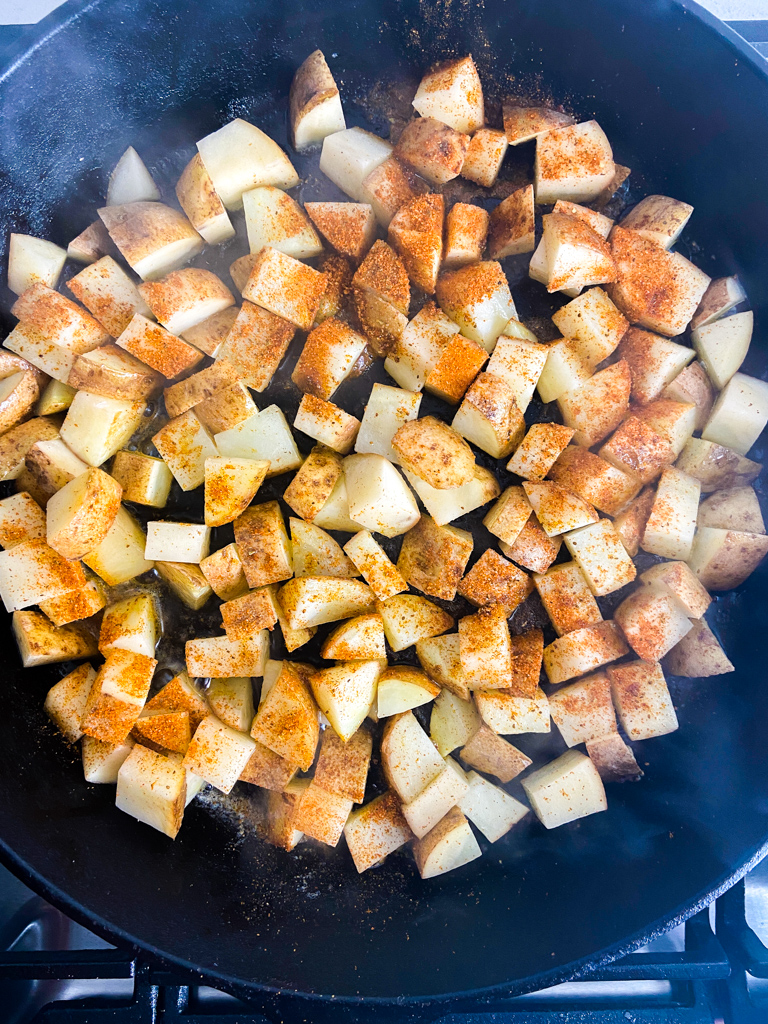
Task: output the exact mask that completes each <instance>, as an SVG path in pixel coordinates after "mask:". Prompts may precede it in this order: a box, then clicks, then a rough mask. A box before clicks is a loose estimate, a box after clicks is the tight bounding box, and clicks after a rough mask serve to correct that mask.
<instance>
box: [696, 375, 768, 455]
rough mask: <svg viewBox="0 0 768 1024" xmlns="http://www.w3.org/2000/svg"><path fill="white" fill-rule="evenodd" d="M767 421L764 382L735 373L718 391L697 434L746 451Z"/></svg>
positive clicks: (767, 391) (767, 390) (767, 395)
mask: <svg viewBox="0 0 768 1024" xmlns="http://www.w3.org/2000/svg"><path fill="white" fill-rule="evenodd" d="M767 422H768V384H766V383H765V382H764V381H761V380H758V379H757V378H756V377H748V376H747V375H746V374H744V373H735V374H734V375H733V377H731V379H730V380H729V381H728V383H727V384H726V386H725V388H724V389H723V390H722V391H721V392H720V395H719V397H718V399H717V401H716V402H715V405H714V408H713V409H712V413H711V414H710V417H709V420H708V421H707V424H706V426H705V428H704V431H703V433H702V435H701V436H702V439H703V440H705V441H714V442H715V444H719V445H723V446H725V447H728V448H731V449H733V451H735V452H737V453H738V454H739V455H746V454H747V452H748V451H749V449H750V448H751V447H752V445H753V444H754V443H755V441H757V439H758V437H759V436H760V434H761V433H762V432H763V430H764V428H765V425H766V423H767Z"/></svg>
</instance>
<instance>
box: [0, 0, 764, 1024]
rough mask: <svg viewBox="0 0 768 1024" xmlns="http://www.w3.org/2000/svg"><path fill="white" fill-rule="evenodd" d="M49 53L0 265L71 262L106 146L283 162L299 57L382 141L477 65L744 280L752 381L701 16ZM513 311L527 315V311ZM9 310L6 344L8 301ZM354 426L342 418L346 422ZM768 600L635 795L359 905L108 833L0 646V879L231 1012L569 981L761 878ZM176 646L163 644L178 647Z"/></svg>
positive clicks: (725, 59) (743, 245) (90, 10)
mask: <svg viewBox="0 0 768 1024" xmlns="http://www.w3.org/2000/svg"><path fill="white" fill-rule="evenodd" d="M48 25H49V26H50V29H51V31H50V33H49V34H48V35H47V36H45V37H43V38H42V39H41V41H40V42H39V43H38V44H37V45H36V46H34V47H33V48H32V49H31V50H29V51H28V52H26V53H21V54H19V57H18V60H17V61H16V63H14V64H13V65H12V66H11V68H10V69H9V70H8V71H7V72H6V73H5V75H4V76H3V77H2V78H0V104H2V118H1V119H0V175H2V180H1V183H0V208H1V209H2V225H3V232H2V241H0V245H3V246H5V245H6V237H7V231H8V229H16V230H21V231H31V232H32V233H35V234H41V235H43V236H45V237H50V238H53V239H54V240H56V241H59V242H64V243H65V244H66V241H67V240H69V239H70V238H71V237H73V236H74V234H76V233H77V232H78V231H79V230H81V229H82V228H83V227H84V226H85V224H86V223H87V222H88V221H89V220H90V219H91V217H92V212H91V211H92V210H93V209H95V208H96V207H97V206H98V205H100V202H101V197H102V195H103V190H104V182H105V177H106V169H109V167H110V166H111V165H112V164H114V162H115V160H116V158H117V157H118V156H119V154H120V153H121V152H122V150H123V149H124V148H125V146H126V145H127V144H130V143H133V144H135V145H137V147H138V148H139V149H140V151H141V152H142V153H143V154H144V155H145V156H146V157H147V159H148V162H149V164H150V166H151V167H152V168H153V169H154V170H155V171H157V172H158V175H159V176H160V177H161V178H163V179H164V180H167V181H168V182H173V181H175V179H176V176H177V173H178V170H179V169H180V167H181V165H182V164H183V163H184V162H185V161H186V160H187V159H188V158H189V156H190V155H191V154H192V152H193V143H194V140H196V139H197V138H200V137H201V136H202V135H204V134H205V133H207V132H208V131H210V130H212V129H213V128H215V127H217V126H219V125H220V124H222V123H223V122H225V121H226V120H228V119H230V118H231V117H233V116H237V115H243V116H246V117H248V118H249V119H250V120H252V121H254V122H255V123H257V124H259V125H261V126H262V127H263V128H265V129H266V130H267V131H268V132H270V134H273V135H274V136H275V137H276V138H277V139H278V141H279V142H281V144H283V145H286V144H287V138H286V124H285V108H286V96H287V92H288V87H289V84H290V80H291V76H292V73H293V70H294V69H295V67H296V66H297V65H298V64H299V63H300V61H301V60H302V59H303V58H304V57H305V56H306V54H307V53H308V52H309V51H310V50H312V49H313V48H315V47H317V46H319V47H321V48H322V49H323V50H324V51H325V52H326V54H327V55H328V56H329V59H330V60H331V63H332V65H333V67H334V71H335V72H336V73H337V75H338V77H339V79H340V80H341V82H342V88H343V94H344V97H345V107H346V111H347V115H348V123H349V124H355V123H360V124H364V125H367V126H368V127H371V128H373V129H374V130H378V131H384V130H385V129H386V126H385V125H384V124H383V123H381V121H380V119H379V122H378V123H377V120H376V118H375V117H374V118H371V116H370V115H369V113H368V111H369V107H368V106H367V105H365V104H363V103H362V101H361V99H360V97H361V95H362V90H363V86H364V84H365V83H368V84H370V82H371V80H377V81H386V80H389V79H390V78H391V77H392V76H398V75H403V74H405V73H406V72H409V73H414V72H415V73H418V72H419V71H420V70H421V69H423V68H424V67H425V66H426V65H428V64H429V63H431V62H433V61H434V60H435V59H437V58H439V57H442V56H444V55H447V54H451V53H454V52H458V53H464V52H466V51H467V50H470V51H471V52H472V53H473V54H474V56H475V59H476V60H477V62H478V64H479V66H480V69H481V73H482V74H483V76H484V78H485V80H486V82H489V83H490V82H492V81H493V82H495V83H497V86H498V87H497V89H496V92H497V93H498V94H501V93H503V92H504V91H506V90H508V89H509V90H512V89H513V88H514V89H521V88H522V89H524V90H539V91H543V92H546V93H549V94H551V96H552V97H553V98H554V99H555V100H556V101H559V102H564V103H566V104H567V105H569V106H570V107H572V109H573V110H574V111H576V112H577V113H578V114H579V115H581V116H582V117H584V118H586V117H588V116H591V115H594V116H596V117H597V118H598V120H599V121H600V123H601V124H602V125H603V127H604V128H605V130H606V131H607V134H608V136H609V138H610V139H611V141H612V143H613V145H614V150H615V153H616V156H617V159H619V160H620V161H621V162H622V163H625V164H628V165H630V166H631V167H633V168H636V169H639V170H640V171H641V172H642V174H643V175H644V188H645V191H648V192H664V193H666V194H668V195H672V196H676V197H679V198H681V199H685V200H687V201H688V202H691V203H693V204H694V206H695V207H696V213H695V216H694V221H693V223H692V226H691V229H690V231H689V232H688V233H687V237H688V238H689V239H693V240H694V241H695V243H696V245H697V246H698V247H699V248H698V249H697V248H696V246H693V251H694V255H696V258H697V259H698V260H699V262H702V263H703V265H704V267H705V269H706V270H707V271H708V272H710V273H712V274H725V273H733V272H736V271H738V272H739V274H740V275H741V277H742V280H743V281H744V284H745V286H746V288H747V292H748V294H749V296H750V300H751V305H752V307H753V308H754V310H755V313H756V320H757V325H758V327H757V332H756V337H755V340H754V341H753V345H752V352H751V354H750V358H749V361H748V363H747V365H746V367H745V369H746V370H747V372H752V373H756V374H762V375H765V366H766V353H765V345H764V342H763V338H762V333H761V331H762V328H763V325H764V324H765V322H766V320H768V273H766V271H767V270H768V267H767V266H766V260H765V256H764V250H765V243H766V239H767V238H768V202H767V201H766V181H765V154H766V153H767V152H768V121H766V119H765V117H764V112H765V110H766V108H768V78H767V77H766V75H765V73H764V71H763V70H761V69H760V68H759V67H758V60H757V58H755V57H753V56H750V55H749V52H748V48H747V47H746V46H745V45H743V44H742V43H741V42H739V41H738V40H737V39H736V37H735V36H734V35H733V34H732V33H730V32H729V31H727V30H724V29H723V28H722V27H716V25H715V23H714V20H713V19H711V18H709V16H707V15H704V14H702V13H701V12H699V11H698V9H696V11H695V12H693V11H691V10H686V9H685V8H683V7H682V6H679V5H677V4H673V3H671V2H665V0H656V2H646V3H643V4H638V3H636V2H635V0H612V2H610V3H605V2H599V0H582V2H581V3H578V4H575V3H573V2H572V0H517V2H506V3H504V2H498V0H486V4H485V6H482V5H476V4H470V3H468V2H459V0H440V2H433V0H430V2H425V3H424V4H420V3H417V2H405V0H401V2H398V0H386V2H384V0H382V2H378V3H377V2H370V0H354V2H351V0H335V2H334V3H333V4H329V5H325V6H320V5H318V4H314V3H312V2H311V0H310V2H307V0H294V2H293V3H291V5H290V8H289V9H283V8H282V5H278V4H267V3H262V2H255V0H254V2H250V3H248V2H243V0H216V3H208V2H196V3H193V4H188V3H187V4H173V3H167V2H165V0H96V2H90V3H82V2H81V3H78V2H75V3H74V4H72V3H71V4H67V5H66V6H65V8H63V9H62V11H61V12H60V13H59V14H58V15H57V16H56V17H55V18H53V19H52V20H49V22H48ZM307 166H309V165H308V164H307V163H306V162H304V163H302V164H301V165H300V167H302V168H305V169H306V167H307ZM242 251H244V250H243V249H240V250H239V251H238V252H237V253H235V254H234V255H239V254H240V253H241V252H242ZM231 258H233V256H232V257H231ZM4 276H5V275H4V268H3V270H2V277H3V280H4ZM516 294H519V295H520V296H521V303H522V304H524V302H525V294H526V292H525V289H524V288H522V287H521V289H520V292H519V293H518V292H517V291H516ZM1 298H2V301H1V302H0V306H1V307H2V310H3V312H2V314H0V315H1V316H2V319H3V327H4V328H5V329H6V330H7V329H9V328H10V326H11V323H12V321H11V318H10V317H9V315H8V313H7V308H8V306H9V305H10V296H8V295H7V294H4V295H3V296H2V297H1ZM526 312H527V311H526V310H525V309H523V313H524V314H525V313H526ZM285 401H286V402H287V403H288V405H289V406H290V402H291V401H292V399H289V397H288V395H287V392H286V396H285ZM349 401H350V403H351V406H353V408H352V411H355V408H354V406H355V402H356V401H357V402H359V398H357V397H355V394H352V393H350V396H349ZM342 404H344V403H342ZM357 407H358V408H359V405H358V406H357ZM761 454H762V452H761V450H760V449H759V448H758V450H757V451H756V453H755V456H754V457H756V458H760V457H761ZM767 578H768V565H766V566H764V567H763V568H762V569H761V570H759V571H758V572H756V573H755V574H754V576H753V577H752V578H751V579H750V580H749V581H748V583H747V584H746V585H745V586H744V587H743V588H741V591H740V592H739V593H737V594H734V595H726V596H724V597H722V598H720V599H719V600H718V602H717V604H718V608H717V614H716V616H715V621H716V624H717V628H718V629H719V633H720V635H721V637H722V639H723V642H724V644H725V647H726V649H727V650H728V652H729V654H730V656H731V657H732V659H733V661H734V662H735V664H736V667H737V671H736V672H735V673H734V674H733V675H730V676H725V677H721V678H715V679H713V680H707V681H701V682H699V681H679V680H678V681H674V680H673V682H672V689H673V695H674V699H675V703H676V705H677V707H678V712H679V715H680V721H681V728H680V730H679V732H678V733H675V734H674V735H672V736H669V737H666V738H663V739H656V740H653V741H650V742H647V743H645V744H640V745H639V757H640V761H641V763H642V764H643V766H645V765H646V764H647V765H648V767H647V775H646V778H645V780H644V781H643V782H642V783H640V784H638V785H627V786H623V787H622V786H612V787H610V792H609V810H608V812H607V813H604V814H600V815H596V816H594V817H592V818H588V819H586V820H584V821H582V822H577V823H575V824H573V825H570V826H566V827H564V828H560V829H558V830H556V831H554V832H546V831H545V830H544V829H543V828H541V827H540V826H539V825H538V824H537V823H536V822H532V821H527V822H526V823H524V824H523V825H522V826H520V827H519V828H518V829H516V830H515V832H514V833H513V834H512V835H511V836H510V837H509V838H508V839H506V840H504V841H502V842H500V843H498V844H496V846H495V847H494V848H493V849H492V851H491V852H490V853H489V854H487V855H486V856H484V857H483V858H482V859H481V860H478V861H476V862H475V863H473V864H472V865H470V866H469V867H467V868H465V869H464V870H462V871H459V872H456V873H455V874H452V875H449V876H447V877H446V878H444V879H440V880H433V881H431V882H427V883H424V882H422V881H420V879H419V878H418V876H417V875H416V873H415V871H414V869H413V866H412V864H411V863H410V862H409V860H408V859H407V857H406V856H398V855H396V856H393V857H392V858H390V860H389V861H388V862H387V864H386V865H385V866H384V867H383V869H381V870H375V871H369V872H367V873H366V874H364V875H363V876H361V877H357V876H356V875H355V874H354V872H353V871H352V869H351V865H350V863H349V860H348V858H347V857H346V855H345V854H344V853H343V851H337V852H327V853H326V852H325V850H324V849H319V848H318V847H317V846H316V845H314V844H312V846H311V848H310V846H309V845H307V847H306V848H300V849H299V851H298V852H297V854H296V855H295V856H293V857H289V856H286V855H284V854H283V853H282V852H281V851H277V850H274V849H272V848H271V847H269V846H267V845H266V844H264V843H263V842H262V841H261V840H260V839H258V838H257V836H256V835H255V834H254V832H253V831H252V830H251V829H249V828H247V827H244V826H243V824H242V821H241V820H239V819H236V818H233V817H232V816H229V815H227V814H226V813H224V812H223V811H222V812H221V813H214V812H213V811H212V810H211V808H210V807H205V806H199V807H198V806H196V805H193V806H192V807H191V808H190V809H189V811H188V814H187V821H186V822H185V825H184V828H183V829H182V831H181V833H180V835H179V837H178V839H177V840H176V841H175V843H171V842H169V841H168V840H167V839H166V838H165V837H163V836H161V835H159V834H157V833H155V832H153V831H152V830H150V829H149V828H146V827H144V826H142V825H139V824H137V823H136V822H134V821H133V820H131V819H130V818H128V817H127V816H125V815H122V814H120V813H118V812H116V811H115V810H114V809H113V808H112V801H113V790H112V788H111V787H98V786H86V785H85V784H84V783H83V781H82V777H81V772H80V766H79V764H78V763H77V759H76V757H75V756H74V755H72V754H71V753H68V752H67V751H66V749H65V747H64V745H63V744H62V743H61V742H59V741H58V739H56V738H55V737H54V736H53V734H52V730H51V729H50V728H49V727H48V726H47V724H46V722H45V720H44V715H43V712H42V699H43V695H44V693H45V690H46V688H47V687H48V686H49V685H50V683H51V680H52V678H55V675H56V673H55V672H52V671H35V672H25V673H22V672H21V670H20V668H19V663H18V658H17V654H16V651H15V647H14V644H13V640H12V639H11V635H10V632H9V629H8V624H7V620H3V623H2V625H1V626H0V629H2V636H3V641H4V645H5V651H6V659H7V662H6V664H7V667H6V672H5V676H4V679H3V691H4V692H3V697H4V699H3V705H2V706H3V715H2V716H1V717H0V783H1V784H2V793H3V796H2V799H1V800H0V840H1V849H2V857H3V859H4V860H5V861H6V863H8V864H9V865H10V866H11V867H12V868H13V869H14V870H15V871H16V872H17V873H19V874H20V875H21V876H22V877H24V878H25V879H26V880H27V881H29V882H30V884H32V885H33V886H34V887H35V888H36V889H37V890H38V891H40V892H42V893H44V894H45V895H46V897H47V898H49V899H51V900H52V901H53V902H54V903H55V904H57V905H59V906H60V907H62V908H63V909H64V910H66V911H67V912H68V913H70V914H72V915H73V916H74V917H75V918H77V919H79V920H80V921H82V922H84V923H86V924H87V925H89V926H90V927H93V928H94V929H95V930H96V931H98V932H100V933H102V934H103V935H105V936H108V937H110V938H112V939H113V940H114V941H119V942H127V943H133V944H136V945H139V946H142V947H144V948H145V949H149V950H151V951H153V952H155V953H158V954H161V955H162V956H163V957H164V958H165V959H166V960H168V961H171V962H173V963H175V964H176V965H177V966H178V965H181V966H187V967H191V968H193V969H195V970H197V971H200V972H203V973H204V974H205V975H206V976H207V977H208V978H210V979H211V980H212V981H214V982H215V983H216V984H218V985H220V986H221V987H225V988H229V989H230V990H232V991H234V992H238V993H240V994H243V995H246V996H248V995H250V996H253V997H255V996H257V995H258V994H259V993H262V994H263V995H264V994H266V993H269V992H272V993H274V992H276V991H283V992H298V993H304V994H307V998H314V997H322V996H324V995H325V996H328V995H331V994H333V995H334V996H335V999H334V1002H333V1004H331V1005H332V1006H335V1007H336V1008H337V1010H336V1011H335V1012H337V1013H340V1012H341V1009H340V1007H341V1006H342V1005H348V1006H349V1007H350V1013H351V1014H352V1016H353V1017H356V1016H359V1014H360V1013H361V1012H362V1010H363V1007H362V1006H360V1005H358V1004H356V1001H357V1000H358V999H359V998H362V999H364V1000H366V1001H368V1002H369V1003H373V1002H376V1001H383V1002H390V1001H392V1000H394V999H399V1000H400V1001H401V1002H408V1001H411V1000H414V1001H416V1002H420V1001H421V1000H424V999H429V1000H430V1001H431V1003H432V1005H433V1006H434V1007H435V1008H437V1004H438V1003H440V1004H443V1003H444V1002H446V1001H450V999H455V998H456V997H458V995H464V996H467V995H469V994H471V993H475V994H477V993H478V991H479V990H484V991H486V992H488V994H489V995H490V994H493V991H492V990H494V989H495V990H497V991H499V990H504V991H507V992H514V993H517V992H523V991H526V990H530V989H534V988H538V987H541V986H542V985H545V984H548V983H552V982H554V981H555V980H558V979H562V978H565V977H567V976H573V975H575V974H576V973H578V972H580V971H582V970H583V969H585V968H587V967H588V966H590V965H595V964H598V963H600V962H602V961H605V960H608V959H611V958H612V957H615V956H617V955H619V954H620V953H622V952H625V951H627V950H629V949H631V948H632V947H635V946H637V945H638V944H640V943H641V942H642V941H644V940H645V939H646V938H647V937H648V936H649V935H651V934H653V933H655V932H658V931H660V930H662V929H664V928H666V927H667V926H668V925H670V924H671V923H673V922H677V921H680V920H682V919H684V918H685V917H687V916H689V915H690V914H691V913H692V912H694V911H695V910H696V909H698V908H700V907H701V906H702V905H704V904H705V903H706V902H707V901H708V900H709V899H710V898H711V897H712V896H713V895H716V894H717V893H719V892H721V891H722V890H724V889H725V888H727V887H728V885H730V884H732V882H733V881H734V880H735V879H736V878H738V877H739V876H740V875H742V874H743V873H744V872H745V871H746V870H747V869H748V868H749V866H750V865H752V864H753V863H754V862H755V861H756V860H757V859H758V858H759V857H760V856H761V855H762V853H763V852H764V850H765V846H766V840H767V839H768V817H767V816H766V811H767V809H768V766H767V764H766V758H765V739H764V737H765V729H764V723H765V721H766V718H767V717H768V688H766V686H765V684H764V678H763V674H764V673H763V666H764V636H763V635H762V632H761V631H762V629H763V624H764V622H765V610H766V600H765V590H766V579H767ZM184 628H185V623H184V621H183V620H182V621H177V622H176V623H175V624H174V630H173V632H174V634H175V637H176V639H179V638H181V639H183V634H184ZM58 674H61V673H60V672H59V673H58ZM528 739H529V740H534V741H535V737H534V738H528ZM521 746H524V747H525V748H526V749H534V750H537V749H538V748H537V747H536V744H535V742H534V743H533V744H532V745H529V746H526V740H525V739H524V740H522V741H521ZM452 1005H455V1003H454V1004H452ZM319 1009H320V1007H319V1006H315V1009H314V1010H312V1009H311V1008H308V1010H309V1012H313V1013H314V1012H317V1011H319Z"/></svg>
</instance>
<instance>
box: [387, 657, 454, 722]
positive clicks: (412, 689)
mask: <svg viewBox="0 0 768 1024" xmlns="http://www.w3.org/2000/svg"><path fill="white" fill-rule="evenodd" d="M438 693H440V687H439V686H436V685H435V683H433V682H431V680H430V679H429V678H428V677H427V676H426V675H425V673H424V672H421V671H420V670H419V669H416V668H411V667H410V666H408V665H396V666H394V667H392V668H385V669H384V671H383V672H382V673H381V675H380V676H379V682H378V686H377V690H376V694H377V697H376V700H377V704H376V715H377V717H378V718H379V719H381V718H389V717H390V716H391V715H400V714H402V713H403V712H404V711H411V710H412V709H413V708H418V707H421V706H422V705H423V704H428V703H429V702H430V701H431V700H434V699H435V697H436V696H437V695H438Z"/></svg>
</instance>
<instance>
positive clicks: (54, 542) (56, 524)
mask: <svg viewBox="0 0 768 1024" xmlns="http://www.w3.org/2000/svg"><path fill="white" fill-rule="evenodd" d="M122 491H123V489H122V487H121V486H120V484H118V483H117V481H116V480H113V478H112V477H111V476H109V474H108V473H104V472H102V470H100V469H88V470H86V471H85V473H82V474H81V475H80V476H77V477H75V478H74V479H73V480H70V481H69V483H67V484H65V485H64V486H63V487H62V488H61V489H60V490H58V491H57V492H56V493H55V494H53V495H51V497H50V499H49V500H48V505H47V507H46V521H47V537H48V543H49V544H50V545H51V547H52V548H54V550H56V551H58V552H59V553H60V554H62V555H64V557H65V558H83V557H84V556H85V555H87V554H89V553H90V552H91V551H93V550H94V549H95V548H97V547H98V546H99V544H101V542H102V541H103V540H104V538H105V537H106V535H107V533H108V532H109V530H110V527H111V526H112V524H113V523H114V521H115V517H116V516H117V513H118V510H119V509H120V498H121V495H122Z"/></svg>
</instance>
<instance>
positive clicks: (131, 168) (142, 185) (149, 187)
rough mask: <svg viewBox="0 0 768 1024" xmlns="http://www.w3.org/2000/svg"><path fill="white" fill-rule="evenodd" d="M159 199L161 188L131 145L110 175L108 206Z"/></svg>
mask: <svg viewBox="0 0 768 1024" xmlns="http://www.w3.org/2000/svg"><path fill="white" fill-rule="evenodd" d="M158 199H160V190H159V189H158V187H157V185H156V184H155V182H154V180H153V179H152V175H151V174H150V173H149V171H148V170H147V168H146V165H145V163H144V161H143V160H142V159H141V157H140V156H139V154H138V153H137V152H136V150H135V149H134V148H133V146H129V147H128V149H126V151H125V152H124V153H123V155H122V156H121V157H120V159H119V160H118V161H117V163H116V164H115V169H114V171H112V173H111V174H110V176H109V184H108V185H107V206H122V205H123V204H124V203H141V202H154V201H156V200H158Z"/></svg>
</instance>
